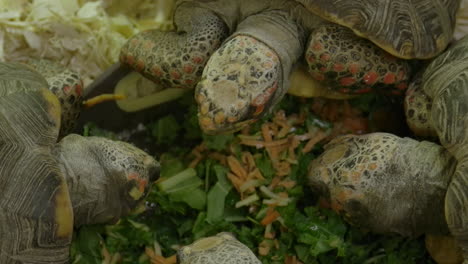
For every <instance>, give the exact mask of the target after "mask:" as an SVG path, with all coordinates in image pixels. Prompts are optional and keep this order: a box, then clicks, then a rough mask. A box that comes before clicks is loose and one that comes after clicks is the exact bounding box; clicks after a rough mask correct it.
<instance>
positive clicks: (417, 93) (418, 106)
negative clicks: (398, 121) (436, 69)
mask: <svg viewBox="0 0 468 264" xmlns="http://www.w3.org/2000/svg"><path fill="white" fill-rule="evenodd" d="M421 84H422V74H418V75H416V76H415V77H414V78H413V80H412V81H411V83H410V85H409V86H408V89H407V90H406V95H405V101H404V106H405V116H406V123H407V124H408V126H409V128H410V129H411V131H413V133H414V134H415V135H417V136H420V137H427V138H437V133H436V131H435V130H434V126H433V125H432V120H431V109H432V99H431V98H430V97H429V96H428V95H427V94H426V93H425V92H424V91H423V89H422V87H421Z"/></svg>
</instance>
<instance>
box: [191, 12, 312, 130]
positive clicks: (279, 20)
mask: <svg viewBox="0 0 468 264" xmlns="http://www.w3.org/2000/svg"><path fill="white" fill-rule="evenodd" d="M271 32H275V34H271ZM302 34H303V32H302V29H301V28H300V26H298V25H297V24H296V23H295V22H294V21H292V20H291V18H290V17H289V14H288V13H287V12H286V11H280V10H274V11H266V12H262V13H259V14H256V15H252V16H249V17H248V18H246V19H245V20H244V21H243V22H241V23H240V24H239V25H238V27H237V31H236V32H235V33H234V35H233V36H232V37H231V38H230V39H229V40H227V41H226V42H225V43H224V44H223V45H222V46H221V47H220V48H219V49H218V50H217V51H216V52H215V53H214V54H213V56H212V57H211V58H210V60H209V61H208V64H207V65H206V68H205V70H204V72H203V76H202V79H201V81H200V82H199V83H198V85H197V87H196V90H195V99H196V100H197V103H198V105H199V122H200V126H201V128H202V130H203V131H204V132H205V133H209V134H214V133H222V132H231V131H235V130H239V129H240V128H242V127H243V126H244V125H245V124H246V123H251V122H254V121H255V120H258V119H259V118H261V117H262V116H263V115H264V114H265V113H266V112H267V111H266V109H269V106H270V105H274V104H276V103H277V102H278V101H279V100H280V99H281V98H282V97H283V95H284V94H285V93H286V90H287V87H288V86H287V83H288V80H287V76H288V75H289V73H290V71H291V67H292V64H293V63H294V62H295V61H296V60H297V59H298V58H299V56H300V54H301V51H302V43H301V42H300V39H302V38H303V36H302ZM286 40H287V41H286Z"/></svg>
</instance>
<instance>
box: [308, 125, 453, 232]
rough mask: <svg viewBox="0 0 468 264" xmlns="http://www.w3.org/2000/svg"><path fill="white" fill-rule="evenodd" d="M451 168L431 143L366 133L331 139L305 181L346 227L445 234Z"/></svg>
mask: <svg viewBox="0 0 468 264" xmlns="http://www.w3.org/2000/svg"><path fill="white" fill-rule="evenodd" d="M455 166H456V161H455V159H454V158H453V157H452V156H451V155H450V154H449V153H448V152H447V151H446V150H445V149H444V148H443V147H441V146H439V145H436V144H434V143H430V142H426V141H423V142H418V141H416V140H413V139H410V138H400V137H397V136H394V135H392V134H387V133H372V134H367V135H361V136H342V137H338V138H336V139H334V140H332V141H331V142H330V143H329V144H328V145H326V146H325V152H324V153H323V154H322V155H320V156H319V157H318V158H317V159H315V160H314V161H313V162H312V163H311V164H310V168H309V175H308V178H309V181H310V185H311V186H312V188H313V189H314V190H315V191H316V193H319V194H321V196H322V197H323V198H325V201H327V202H328V203H329V205H330V206H331V208H332V209H333V210H335V211H336V212H338V213H340V214H342V215H343V216H344V217H345V219H347V220H348V221H349V222H350V223H352V224H355V225H357V226H360V227H362V228H365V229H367V230H370V231H373V232H377V233H399V234H401V235H404V236H418V235H420V234H423V233H431V234H447V233H448V227H447V224H446V222H445V218H444V197H445V194H446V192H447V189H448V186H449V183H450V180H451V177H452V175H453V173H454V170H455Z"/></svg>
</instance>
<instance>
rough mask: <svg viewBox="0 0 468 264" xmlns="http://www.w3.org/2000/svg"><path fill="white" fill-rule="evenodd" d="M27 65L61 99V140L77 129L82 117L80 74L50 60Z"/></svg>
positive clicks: (29, 62)
mask: <svg viewBox="0 0 468 264" xmlns="http://www.w3.org/2000/svg"><path fill="white" fill-rule="evenodd" d="M26 64H27V65H29V66H31V67H32V68H33V69H34V70H36V71H37V72H39V73H40V74H41V75H42V76H43V77H44V78H45V79H46V81H47V83H48V84H49V90H50V91H52V93H54V94H55V95H56V96H57V98H58V99H59V101H60V105H61V110H62V116H61V124H60V134H59V138H62V137H64V136H65V135H67V134H68V133H70V132H71V131H72V130H73V129H74V128H75V125H76V120H78V116H79V115H80V111H81V104H82V102H83V97H82V93H83V81H82V80H81V78H80V77H79V75H78V73H76V72H74V71H71V70H68V69H66V68H65V67H63V66H62V65H60V64H58V63H55V62H52V61H49V60H45V59H41V60H29V61H27V62H26Z"/></svg>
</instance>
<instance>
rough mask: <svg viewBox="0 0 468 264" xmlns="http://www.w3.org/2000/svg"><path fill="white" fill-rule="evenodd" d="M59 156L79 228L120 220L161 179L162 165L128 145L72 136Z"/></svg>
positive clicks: (62, 142)
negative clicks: (160, 168) (153, 183)
mask: <svg viewBox="0 0 468 264" xmlns="http://www.w3.org/2000/svg"><path fill="white" fill-rule="evenodd" d="M56 154H57V156H58V158H59V160H60V161H61V162H62V168H63V170H64V174H65V177H66V179H67V183H68V187H69V190H70V196H71V200H72V205H73V212H74V214H75V225H78V226H79V225H82V224H93V223H114V222H116V221H118V219H119V218H120V217H121V216H124V215H127V214H129V213H130V212H131V211H132V210H134V209H136V208H137V207H138V206H139V205H141V204H142V202H143V199H144V198H145V197H146V194H147V193H148V191H149V189H150V185H151V183H152V182H154V181H155V180H156V179H157V178H158V176H159V163H158V162H157V161H156V160H155V159H154V158H153V157H151V156H150V155H149V154H147V153H145V152H144V151H142V150H140V149H139V148H137V147H135V146H133V145H131V144H128V143H125V142H120V141H113V140H110V139H106V138H100V137H82V136H79V135H75V134H71V135H68V136H66V137H65V138H63V139H62V140H61V141H60V143H59V145H58V147H57V151H56Z"/></svg>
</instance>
